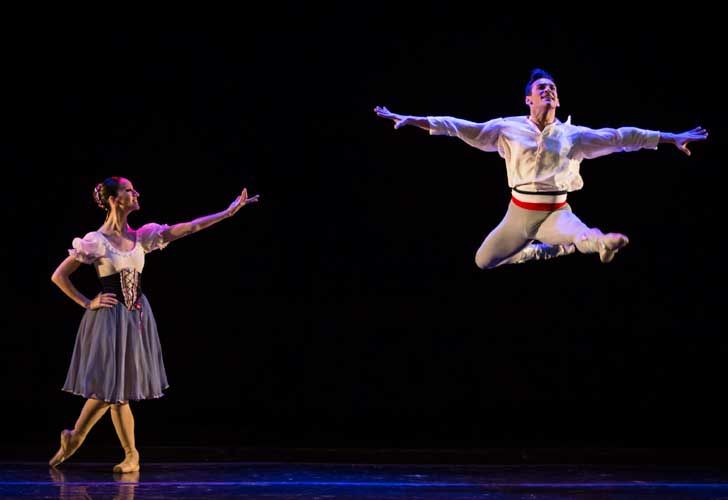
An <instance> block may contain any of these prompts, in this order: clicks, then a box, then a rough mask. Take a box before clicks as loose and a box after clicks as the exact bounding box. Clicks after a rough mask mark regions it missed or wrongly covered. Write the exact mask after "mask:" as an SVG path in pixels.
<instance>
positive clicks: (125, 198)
mask: <svg viewBox="0 0 728 500" xmlns="http://www.w3.org/2000/svg"><path fill="white" fill-rule="evenodd" d="M114 201H115V203H116V206H117V208H119V209H121V210H125V211H128V212H132V211H134V210H139V192H138V191H137V190H136V189H134V186H133V185H132V183H131V181H130V180H129V179H124V178H122V179H121V181H120V182H119V190H118V191H117V193H116V197H115V198H114Z"/></svg>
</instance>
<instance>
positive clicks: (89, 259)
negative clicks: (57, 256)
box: [68, 231, 106, 264]
mask: <svg viewBox="0 0 728 500" xmlns="http://www.w3.org/2000/svg"><path fill="white" fill-rule="evenodd" d="M101 238H102V236H101V235H100V234H98V233H97V232H95V231H93V232H90V233H88V234H87V235H86V236H84V237H83V238H74V239H73V242H72V243H71V246H72V247H73V248H70V249H69V250H68V255H70V256H71V257H73V258H74V259H76V260H77V261H79V262H83V263H84V264H93V263H94V262H96V261H97V260H98V259H99V258H101V257H103V256H104V255H106V247H105V246H104V242H103V241H102V240H101Z"/></svg>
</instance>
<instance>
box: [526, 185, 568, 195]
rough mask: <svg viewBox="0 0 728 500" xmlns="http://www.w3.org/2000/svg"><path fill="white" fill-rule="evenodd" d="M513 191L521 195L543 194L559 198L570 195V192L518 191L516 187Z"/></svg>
mask: <svg viewBox="0 0 728 500" xmlns="http://www.w3.org/2000/svg"><path fill="white" fill-rule="evenodd" d="M513 190H514V191H515V192H516V193H521V194H543V195H547V196H559V195H562V194H567V193H568V191H523V190H521V189H518V188H517V187H514V188H513Z"/></svg>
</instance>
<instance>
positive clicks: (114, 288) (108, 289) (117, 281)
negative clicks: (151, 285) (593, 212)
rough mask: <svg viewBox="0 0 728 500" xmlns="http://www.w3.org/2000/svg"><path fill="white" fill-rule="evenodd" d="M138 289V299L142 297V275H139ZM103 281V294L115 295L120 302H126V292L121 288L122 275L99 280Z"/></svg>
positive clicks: (111, 275)
mask: <svg viewBox="0 0 728 500" xmlns="http://www.w3.org/2000/svg"><path fill="white" fill-rule="evenodd" d="M137 276H138V277H137V289H136V297H141V296H142V275H141V273H140V274H138V275H137ZM99 279H100V280H101V292H103V293H113V294H115V295H116V298H117V299H118V300H120V301H122V302H123V301H124V291H123V290H122V288H121V286H122V285H121V273H116V274H110V275H108V276H104V277H102V278H99Z"/></svg>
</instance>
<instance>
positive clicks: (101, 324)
mask: <svg viewBox="0 0 728 500" xmlns="http://www.w3.org/2000/svg"><path fill="white" fill-rule="evenodd" d="M138 304H139V305H140V306H141V307H138V308H135V309H132V310H131V311H130V310H129V309H127V308H126V307H124V305H123V303H122V302H121V301H120V302H119V303H118V304H116V305H115V306H114V307H111V308H101V309H97V310H95V311H91V310H87V311H86V313H85V314H84V315H83V319H81V326H80V327H79V329H78V335H77V336H76V345H75V347H74V349H73V357H72V358H71V366H70V367H69V369H68V375H67V376H66V383H65V384H64V385H63V390H64V391H68V392H72V393H73V394H77V395H79V396H83V397H85V398H92V399H100V400H102V401H107V402H110V403H119V402H122V401H135V400H140V399H153V398H158V397H161V396H163V393H162V391H163V390H164V389H166V388H167V387H169V385H168V384H167V373H166V372H165V371H164V361H163V360H162V347H161V345H160V343H159V335H158V334H157V324H156V322H155V321H154V315H153V314H152V309H151V307H149V302H148V301H147V298H146V297H145V296H144V295H142V296H141V298H140V299H139V302H138Z"/></svg>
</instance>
